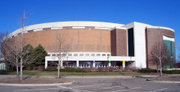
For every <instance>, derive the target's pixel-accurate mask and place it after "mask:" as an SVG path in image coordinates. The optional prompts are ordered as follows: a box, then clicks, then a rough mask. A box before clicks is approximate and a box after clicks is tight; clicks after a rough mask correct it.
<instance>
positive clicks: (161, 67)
mask: <svg viewBox="0 0 180 92" xmlns="http://www.w3.org/2000/svg"><path fill="white" fill-rule="evenodd" d="M159 61H160V62H159V63H160V76H162V62H161V59H160V60H159Z"/></svg>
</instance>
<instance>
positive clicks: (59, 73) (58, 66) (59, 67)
mask: <svg viewBox="0 0 180 92" xmlns="http://www.w3.org/2000/svg"><path fill="white" fill-rule="evenodd" d="M58 78H60V60H59V61H58Z"/></svg>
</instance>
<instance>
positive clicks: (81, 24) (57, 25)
mask: <svg viewBox="0 0 180 92" xmlns="http://www.w3.org/2000/svg"><path fill="white" fill-rule="evenodd" d="M68 26H70V27H73V28H85V27H86V26H92V27H95V29H114V28H117V29H126V28H124V27H123V26H124V25H123V24H118V23H110V22H94V21H64V22H48V23H40V24H34V25H29V26H26V27H24V29H25V32H27V31H28V30H33V31H41V30H42V29H43V28H51V29H62V28H63V27H68ZM21 30H22V28H20V29H17V30H15V31H14V32H12V33H10V34H9V36H13V35H17V34H18V33H20V31H21Z"/></svg>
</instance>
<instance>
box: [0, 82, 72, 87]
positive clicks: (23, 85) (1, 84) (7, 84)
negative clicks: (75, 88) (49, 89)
mask: <svg viewBox="0 0 180 92" xmlns="http://www.w3.org/2000/svg"><path fill="white" fill-rule="evenodd" d="M73 83H75V81H72V82H65V83H52V84H12V83H0V86H21V87H25V86H57V85H70V84H73Z"/></svg>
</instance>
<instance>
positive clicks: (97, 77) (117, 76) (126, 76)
mask: <svg viewBox="0 0 180 92" xmlns="http://www.w3.org/2000/svg"><path fill="white" fill-rule="evenodd" d="M63 78H133V77H132V76H64V77H63Z"/></svg>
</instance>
